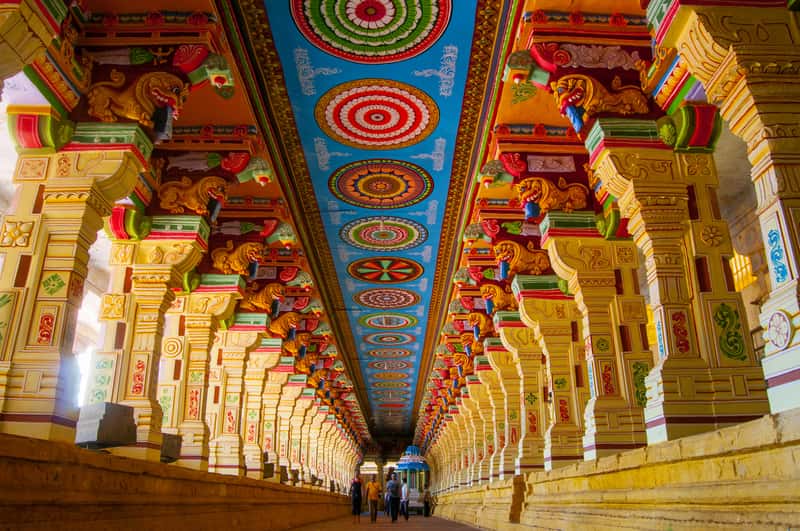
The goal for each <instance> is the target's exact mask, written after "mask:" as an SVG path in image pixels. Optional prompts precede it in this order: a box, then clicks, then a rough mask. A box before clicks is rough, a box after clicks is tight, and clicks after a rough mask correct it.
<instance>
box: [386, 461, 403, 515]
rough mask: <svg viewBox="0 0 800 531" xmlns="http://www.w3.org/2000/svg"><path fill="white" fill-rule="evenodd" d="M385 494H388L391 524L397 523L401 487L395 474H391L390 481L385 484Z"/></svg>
mask: <svg viewBox="0 0 800 531" xmlns="http://www.w3.org/2000/svg"><path fill="white" fill-rule="evenodd" d="M386 492H388V493H389V507H390V512H391V514H392V523H395V522H397V512H398V511H399V510H400V496H401V494H402V493H401V487H400V482H399V481H397V474H395V473H394V472H392V479H390V480H389V482H388V483H387V484H386Z"/></svg>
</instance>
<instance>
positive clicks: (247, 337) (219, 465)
mask: <svg viewBox="0 0 800 531" xmlns="http://www.w3.org/2000/svg"><path fill="white" fill-rule="evenodd" d="M268 323H269V318H268V317H267V314H265V313H237V314H236V316H235V318H234V322H233V324H232V325H231V326H230V327H229V328H228V330H227V331H225V332H222V333H220V336H221V344H220V347H221V349H222V369H221V378H220V379H221V387H220V400H219V402H218V404H215V405H216V423H215V426H213V427H212V439H211V442H210V443H209V459H208V470H209V472H216V473H217V474H226V475H232V476H243V475H244V473H245V466H244V452H243V450H244V448H243V440H242V423H243V419H242V418H241V414H242V409H243V407H242V393H243V391H244V389H243V388H244V369H245V365H246V364H247V362H248V360H249V355H250V352H251V351H252V350H253V349H254V348H256V346H258V345H260V344H261V339H262V338H263V337H264V334H266V332H267V325H268Z"/></svg>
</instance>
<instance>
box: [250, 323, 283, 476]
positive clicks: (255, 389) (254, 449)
mask: <svg viewBox="0 0 800 531" xmlns="http://www.w3.org/2000/svg"><path fill="white" fill-rule="evenodd" d="M280 357H281V340H280V339H278V338H262V339H261V342H260V343H259V345H258V346H257V347H256V348H255V349H253V350H252V351H251V352H250V357H249V358H248V360H247V368H246V369H245V373H244V391H245V397H244V400H243V401H242V419H244V420H243V422H244V448H243V452H242V453H243V454H244V466H245V475H246V476H247V477H251V478H254V479H263V478H264V448H263V447H262V441H263V440H264V432H263V429H264V421H263V420H262V411H263V407H264V404H263V402H264V390H265V388H266V381H267V379H268V377H269V376H268V374H269V372H270V371H271V370H272V369H273V368H274V367H276V366H277V365H278V362H279V361H280Z"/></svg>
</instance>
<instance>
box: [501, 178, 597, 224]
mask: <svg viewBox="0 0 800 531" xmlns="http://www.w3.org/2000/svg"><path fill="white" fill-rule="evenodd" d="M516 187H517V192H518V193H519V201H520V203H522V204H523V205H524V204H525V203H536V204H537V205H539V213H540V215H542V216H543V215H545V214H547V213H548V212H550V211H551V210H563V211H564V212H567V213H569V212H572V211H573V210H576V209H581V208H586V205H587V198H588V197H589V188H587V187H586V186H584V185H582V184H580V183H572V184H567V181H566V180H565V179H564V178H563V177H561V178H560V179H559V180H558V186H556V185H555V184H553V183H551V182H550V181H548V180H547V179H542V178H541V177H528V178H527V179H523V180H522V181H520V182H519V184H517V185H516Z"/></svg>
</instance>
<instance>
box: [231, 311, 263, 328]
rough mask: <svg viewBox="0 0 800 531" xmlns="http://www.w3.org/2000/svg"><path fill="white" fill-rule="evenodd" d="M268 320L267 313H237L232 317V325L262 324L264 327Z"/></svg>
mask: <svg viewBox="0 0 800 531" xmlns="http://www.w3.org/2000/svg"><path fill="white" fill-rule="evenodd" d="M269 322H270V321H269V316H268V315H267V314H265V313H255V312H242V313H237V314H236V316H235V317H234V319H233V325H234V326H259V327H262V326H263V327H264V328H266V327H267V326H268V325H269Z"/></svg>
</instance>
